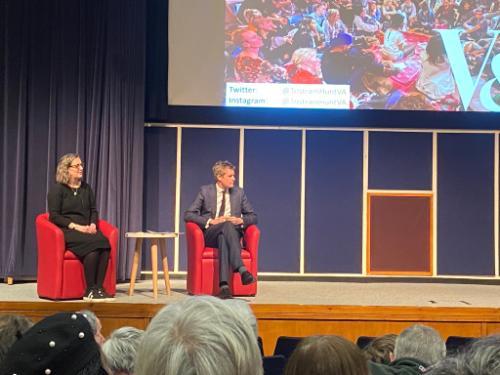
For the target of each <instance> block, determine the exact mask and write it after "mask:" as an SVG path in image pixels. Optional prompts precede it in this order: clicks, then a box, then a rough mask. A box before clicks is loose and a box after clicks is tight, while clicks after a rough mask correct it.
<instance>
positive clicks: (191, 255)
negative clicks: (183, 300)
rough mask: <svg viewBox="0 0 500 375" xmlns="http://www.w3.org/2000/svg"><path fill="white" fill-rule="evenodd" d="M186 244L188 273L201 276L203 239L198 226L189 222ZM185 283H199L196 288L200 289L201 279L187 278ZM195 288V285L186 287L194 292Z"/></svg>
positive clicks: (187, 224)
mask: <svg viewBox="0 0 500 375" xmlns="http://www.w3.org/2000/svg"><path fill="white" fill-rule="evenodd" d="M186 242H187V257H188V273H189V274H191V275H200V276H201V258H202V254H203V250H205V237H203V231H202V230H201V228H200V227H199V226H198V224H196V223H194V222H191V221H188V222H187V223H186ZM187 282H188V283H189V284H191V283H196V284H198V283H199V285H198V288H201V277H197V278H188V280H187ZM195 287H196V286H195V285H188V290H194V289H195Z"/></svg>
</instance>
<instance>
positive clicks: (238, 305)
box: [224, 298, 259, 338]
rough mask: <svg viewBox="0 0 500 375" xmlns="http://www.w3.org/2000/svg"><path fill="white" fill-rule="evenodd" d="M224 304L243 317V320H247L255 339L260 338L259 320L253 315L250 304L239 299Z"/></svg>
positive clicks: (228, 300) (229, 300)
mask: <svg viewBox="0 0 500 375" xmlns="http://www.w3.org/2000/svg"><path fill="white" fill-rule="evenodd" d="M224 302H225V303H226V304H227V305H228V306H229V307H231V308H232V309H233V310H234V311H235V312H236V314H238V316H240V317H241V319H245V320H246V321H247V323H248V324H250V327H252V330H253V332H254V333H255V338H257V337H259V331H258V328H257V318H256V317H255V315H254V314H253V311H252V309H251V308H250V306H249V305H248V303H247V302H245V301H243V300H241V299H237V298H233V299H227V300H225V301H224Z"/></svg>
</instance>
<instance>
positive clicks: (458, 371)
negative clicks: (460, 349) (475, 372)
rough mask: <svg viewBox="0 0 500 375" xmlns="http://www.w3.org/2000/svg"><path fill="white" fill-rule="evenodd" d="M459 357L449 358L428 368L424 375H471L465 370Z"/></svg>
mask: <svg viewBox="0 0 500 375" xmlns="http://www.w3.org/2000/svg"><path fill="white" fill-rule="evenodd" d="M464 365H465V364H464V362H463V359H462V358H461V357H449V358H445V359H443V360H442V361H440V362H438V363H436V364H435V365H434V366H432V367H430V368H429V369H428V371H427V372H426V373H425V375H471V374H469V373H467V371H466V370H465V366H464Z"/></svg>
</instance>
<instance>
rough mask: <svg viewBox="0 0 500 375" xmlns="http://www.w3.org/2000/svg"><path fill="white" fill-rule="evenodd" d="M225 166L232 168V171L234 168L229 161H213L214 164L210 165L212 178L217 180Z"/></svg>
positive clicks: (223, 171)
mask: <svg viewBox="0 0 500 375" xmlns="http://www.w3.org/2000/svg"><path fill="white" fill-rule="evenodd" d="M227 168H229V169H232V170H233V171H234V170H236V167H235V166H234V165H233V164H232V163H231V162H230V161H227V160H219V161H217V162H215V164H214V166H213V167H212V173H213V174H214V178H215V179H216V180H217V177H221V176H223V175H224V173H225V171H226V169H227Z"/></svg>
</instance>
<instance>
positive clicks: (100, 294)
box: [96, 288, 115, 301]
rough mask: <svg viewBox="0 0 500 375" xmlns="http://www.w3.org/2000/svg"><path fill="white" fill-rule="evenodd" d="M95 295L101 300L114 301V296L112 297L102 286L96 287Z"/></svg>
mask: <svg viewBox="0 0 500 375" xmlns="http://www.w3.org/2000/svg"><path fill="white" fill-rule="evenodd" d="M96 295H97V296H98V297H97V298H98V299H100V300H101V301H114V300H115V297H113V296H112V295H111V294H108V293H107V292H106V291H105V290H104V288H97V289H96Z"/></svg>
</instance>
